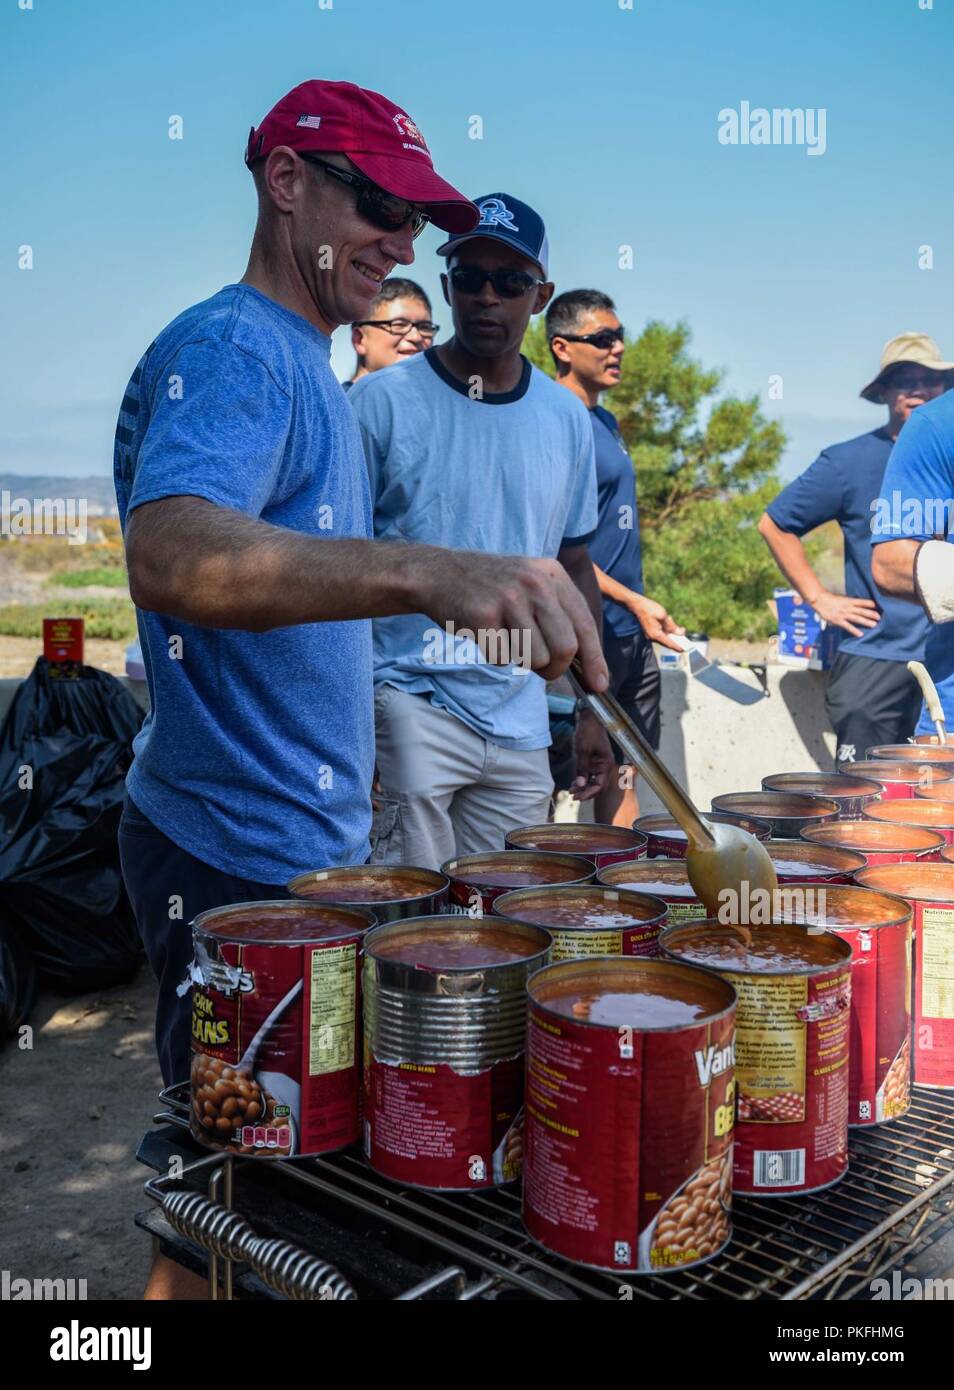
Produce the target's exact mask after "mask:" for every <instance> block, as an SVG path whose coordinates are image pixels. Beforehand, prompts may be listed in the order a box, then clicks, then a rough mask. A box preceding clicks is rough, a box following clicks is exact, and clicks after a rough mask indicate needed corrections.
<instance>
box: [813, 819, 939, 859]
mask: <svg viewBox="0 0 954 1390" xmlns="http://www.w3.org/2000/svg"><path fill="white" fill-rule="evenodd" d="M801 838H802V839H803V840H807V841H808V843H809V844H812V845H830V846H831V847H832V848H833V849H847V850H852V851H854V852H856V853H858V854H862V855H864V857H865V859H866V860H867V864H909V863H914V862H916V861H917V860H919V859H933V858H934V857H935V856H936V854H937V852H938V850H939V849H940V848H941V846H942V845H943V844H944V836H943V835H941V834H940V832H939V831H937V830H927V829H924V828H923V827H921V826H917V825H892V824H890V823H889V822H887V821H876V820H868V819H864V820H853V821H836V822H835V823H834V824H833V825H818V826H815V827H814V828H813V829H812V828H810V829H808V830H803V831H802V835H801ZM867 864H866V865H865V867H867Z"/></svg>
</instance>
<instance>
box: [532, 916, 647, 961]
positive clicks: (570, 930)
mask: <svg viewBox="0 0 954 1390" xmlns="http://www.w3.org/2000/svg"><path fill="white" fill-rule="evenodd" d="M668 925H669V923H668V920H667V919H665V918H664V919H663V920H662V921H660V922H634V923H633V924H632V926H626V927H607V928H605V929H602V928H599V927H597V928H595V929H594V928H592V927H579V928H574V927H547V931H548V932H549V933H550V935H551V936H552V937H553V946H552V948H551V951H550V959H551V960H553V961H558V960H574V959H576V958H578V957H579V956H655V955H656V954H657V943H658V941H659V933H660V931H661V930H662V928H663V927H664V926H668Z"/></svg>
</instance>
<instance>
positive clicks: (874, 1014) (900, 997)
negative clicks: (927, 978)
mask: <svg viewBox="0 0 954 1390" xmlns="http://www.w3.org/2000/svg"><path fill="white" fill-rule="evenodd" d="M832 930H833V931H834V932H835V934H836V935H837V936H840V937H841V938H842V940H843V941H847V942H848V944H849V946H850V947H851V950H852V962H851V1047H850V1060H849V1073H848V1123H849V1124H850V1125H871V1124H878V1123H880V1122H882V1121H884V1120H896V1119H897V1118H898V1116H899V1115H904V1114H906V1113H907V1111H908V1110H909V1109H910V1107H911V1048H910V1043H909V1034H910V1029H911V1007H910V999H911V924H910V922H899V923H898V924H897V925H895V926H883V927H873V928H871V929H868V930H866V929H865V928H864V927H851V928H843V927H838V928H834V927H833V928H832Z"/></svg>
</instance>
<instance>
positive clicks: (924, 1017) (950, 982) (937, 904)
mask: <svg viewBox="0 0 954 1390" xmlns="http://www.w3.org/2000/svg"><path fill="white" fill-rule="evenodd" d="M857 882H858V883H859V884H861V885H862V886H863V887H865V888H874V889H877V890H878V891H879V892H881V893H894V894H897V895H898V896H899V897H901V898H904V899H906V900H907V902H908V903H909V904H910V905H911V908H912V910H913V913H914V991H913V993H914V1001H913V1015H914V1017H913V1026H912V1030H911V1040H912V1048H913V1070H914V1081H915V1083H916V1084H917V1085H919V1086H933V1087H934V1088H936V1089H937V1090H942V1091H950V1090H954V864H943V863H941V864H882V865H881V866H880V867H878V868H875V869H863V870H862V871H861V873H860V874H858V875H857Z"/></svg>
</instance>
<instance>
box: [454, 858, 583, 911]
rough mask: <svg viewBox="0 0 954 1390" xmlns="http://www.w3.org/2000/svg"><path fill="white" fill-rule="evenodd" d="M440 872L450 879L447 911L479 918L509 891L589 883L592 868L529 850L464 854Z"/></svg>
mask: <svg viewBox="0 0 954 1390" xmlns="http://www.w3.org/2000/svg"><path fill="white" fill-rule="evenodd" d="M441 873H444V874H446V875H447V877H448V878H449V879H450V888H449V894H450V909H449V910H450V911H451V912H460V913H466V914H467V916H468V917H480V916H482V915H483V914H484V913H486V912H492V911H493V906H494V899H495V898H499V897H500V895H501V893H509V892H510V890H511V889H512V888H537V887H540V886H542V885H543V884H545V883H550V884H557V883H591V882H592V881H593V878H594V877H595V875H596V869H595V868H594V866H593V863H592V861H591V860H589V859H583V858H581V856H580V855H576V854H554V853H550V852H547V851H543V852H542V853H541V852H538V851H536V850H530V849H511V850H499V851H496V852H494V853H492V854H465V855H462V856H460V857H459V858H457V859H448V860H447V863H446V864H442V865H441Z"/></svg>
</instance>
